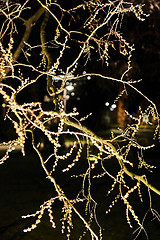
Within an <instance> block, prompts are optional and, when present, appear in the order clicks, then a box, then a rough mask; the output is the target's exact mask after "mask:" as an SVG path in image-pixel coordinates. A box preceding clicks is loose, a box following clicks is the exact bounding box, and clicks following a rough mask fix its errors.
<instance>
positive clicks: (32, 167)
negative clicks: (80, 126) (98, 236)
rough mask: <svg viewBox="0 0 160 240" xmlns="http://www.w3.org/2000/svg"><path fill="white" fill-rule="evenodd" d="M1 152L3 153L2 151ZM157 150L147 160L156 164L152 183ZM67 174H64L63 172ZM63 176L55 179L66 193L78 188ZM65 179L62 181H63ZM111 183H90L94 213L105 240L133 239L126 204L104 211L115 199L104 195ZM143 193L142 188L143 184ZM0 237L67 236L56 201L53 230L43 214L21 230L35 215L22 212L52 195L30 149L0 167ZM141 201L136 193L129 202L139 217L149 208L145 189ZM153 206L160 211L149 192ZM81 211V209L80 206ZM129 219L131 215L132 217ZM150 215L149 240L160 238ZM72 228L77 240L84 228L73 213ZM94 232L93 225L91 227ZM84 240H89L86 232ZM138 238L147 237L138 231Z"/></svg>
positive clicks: (36, 239) (49, 239)
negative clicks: (40, 218) (62, 228)
mask: <svg viewBox="0 0 160 240" xmlns="http://www.w3.org/2000/svg"><path fill="white" fill-rule="evenodd" d="M1 155H2V152H1ZM159 156H160V155H159V149H157V150H156V151H155V152H154V155H153V153H152V152H150V153H149V154H148V156H147V157H148V159H149V158H151V157H152V162H153V163H155V165H157V164H158V166H159V167H158V168H157V170H155V174H154V176H153V177H154V183H155V184H156V185H157V187H158V186H159V188H160V185H159V182H160V181H159V179H160V175H159V170H160V161H159V160H160V157H159ZM66 176H67V175H66ZM64 177H65V175H60V176H59V177H57V180H58V181H60V182H61V180H62V181H63V182H65V184H64V188H66V190H67V192H68V193H69V192H73V191H74V188H77V186H78V185H76V183H75V180H70V179H69V178H68V177H67V178H66V179H64ZM64 180H65V181H64ZM111 184H112V182H106V181H103V180H102V181H101V182H100V183H99V184H97V185H93V188H94V194H95V195H94V196H95V198H96V200H97V201H98V202H99V205H98V208H97V212H98V214H97V216H98V221H99V223H100V225H101V226H102V227H103V228H104V231H103V239H104V240H132V239H134V237H135V236H136V235H135V234H134V235H133V231H134V230H135V229H136V228H137V226H136V225H134V221H132V223H133V225H134V228H133V229H130V228H129V226H128V224H127V222H126V218H125V207H124V205H123V204H121V203H120V202H118V203H117V204H116V205H115V207H114V208H113V210H112V211H111V213H109V214H108V215H106V214H105V211H106V210H107V209H108V206H109V205H110V203H111V202H112V200H113V199H114V195H112V194H111V195H110V196H109V197H107V196H106V195H107V189H109V188H110V186H111ZM142 192H143V187H142ZM0 193H1V194H0V240H53V239H57V240H58V239H60V240H63V239H67V237H66V236H65V235H62V234H61V225H60V221H59V219H60V218H62V214H61V205H60V204H59V203H58V201H57V202H55V204H54V206H53V216H54V217H55V221H56V225H57V228H56V229H52V228H51V224H50V222H49V217H48V215H47V214H46V215H45V216H44V218H43V219H42V222H41V223H40V224H39V226H38V227H37V228H36V229H35V230H32V232H30V233H24V232H23V229H24V228H27V227H30V226H31V224H32V223H34V221H35V219H34V218H29V219H22V218H21V216H22V215H27V214H32V213H34V212H36V211H37V210H39V206H40V205H41V204H43V202H44V201H46V200H48V199H50V198H51V197H53V195H54V190H53V186H52V184H51V183H50V182H49V181H48V180H47V179H46V178H45V174H44V172H43V169H42V167H41V165H40V162H39V159H38V158H37V156H36V155H35V154H34V153H33V152H30V154H29V155H28V156H26V157H24V158H23V157H22V155H21V154H20V152H17V153H15V154H12V156H11V157H10V159H9V160H7V161H6V162H5V163H4V164H2V165H1V166H0ZM143 196H144V197H143V200H144V203H143V204H142V203H141V202H140V200H139V199H138V197H137V196H133V199H132V202H133V206H134V210H135V212H136V213H137V215H138V216H140V218H141V219H142V218H143V216H144V214H145V212H146V210H147V209H148V208H149V201H148V195H147V194H146V190H144V195H143ZM152 198H153V199H152V202H153V205H152V207H153V208H154V209H156V210H157V211H159V212H160V197H159V196H156V194H154V193H153V194H152ZM80 211H81V213H82V214H83V210H82V209H80ZM131 219H132V218H131ZM151 220H152V218H151V215H148V217H147V218H146V221H145V224H144V226H145V229H146V231H147V233H148V236H149V239H150V240H158V239H160V223H158V221H157V220H154V221H151ZM73 223H74V226H75V228H74V230H73V233H72V234H71V240H78V239H79V236H80V235H81V233H82V232H83V230H84V226H83V223H82V222H81V221H80V220H79V219H78V218H77V216H75V215H73ZM93 228H94V229H95V231H96V230H97V227H96V226H93ZM83 239H84V240H90V239H91V237H90V236H89V234H87V235H86V236H85V237H84V238H83ZM138 239H139V240H143V239H146V238H145V236H144V234H141V235H140V236H139V238H138Z"/></svg>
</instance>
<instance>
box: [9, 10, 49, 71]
mask: <svg viewBox="0 0 160 240" xmlns="http://www.w3.org/2000/svg"><path fill="white" fill-rule="evenodd" d="M44 11H45V10H44V8H42V7H40V8H39V9H38V10H37V11H36V12H35V13H34V14H33V15H32V17H30V18H29V19H27V20H24V25H25V26H26V29H25V32H24V34H23V37H22V40H21V42H20V43H19V45H18V47H17V49H16V51H15V53H14V54H13V60H14V61H16V60H17V59H18V58H19V56H20V54H21V52H22V49H23V48H24V44H25V42H27V41H28V39H29V37H30V34H31V31H32V26H33V25H34V23H36V22H37V20H38V19H39V18H40V17H41V16H42V14H43V13H44ZM10 70H11V69H10V68H9V67H8V68H6V70H5V71H6V75H7V74H8V73H9V72H10Z"/></svg>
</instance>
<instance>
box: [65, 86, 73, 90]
mask: <svg viewBox="0 0 160 240" xmlns="http://www.w3.org/2000/svg"><path fill="white" fill-rule="evenodd" d="M66 89H67V90H68V91H72V90H73V89H74V87H73V86H72V85H68V86H67V87H66Z"/></svg>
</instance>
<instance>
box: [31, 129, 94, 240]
mask: <svg viewBox="0 0 160 240" xmlns="http://www.w3.org/2000/svg"><path fill="white" fill-rule="evenodd" d="M27 131H28V132H31V134H32V146H33V148H34V150H35V151H36V152H37V154H38V156H39V158H40V161H41V165H42V167H43V169H44V171H45V173H46V175H47V178H48V179H49V180H50V181H51V182H52V183H53V184H54V187H55V190H56V192H57V193H58V196H59V199H60V200H63V201H64V202H67V203H68V204H69V206H70V207H71V208H72V209H73V210H74V212H75V213H76V214H77V215H78V217H79V218H80V219H81V220H82V221H83V223H84V225H85V227H86V228H87V229H88V230H89V231H90V234H91V237H92V239H93V240H94V239H96V240H98V237H97V235H96V234H95V233H94V231H93V230H92V229H91V227H90V226H89V224H88V223H87V221H86V220H85V219H84V218H83V217H82V215H81V214H80V213H79V212H78V211H77V209H76V208H75V207H74V206H73V204H72V203H71V201H70V200H69V199H68V198H67V197H66V196H65V194H64V193H63V191H62V190H61V188H60V186H59V185H58V184H57V183H56V180H55V179H54V178H53V177H52V176H51V174H50V173H49V172H48V170H47V168H46V167H45V163H44V160H43V157H42V155H41V153H40V152H39V150H38V149H37V148H36V146H35V143H34V135H33V131H32V130H27Z"/></svg>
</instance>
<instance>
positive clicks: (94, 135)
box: [65, 119, 160, 195]
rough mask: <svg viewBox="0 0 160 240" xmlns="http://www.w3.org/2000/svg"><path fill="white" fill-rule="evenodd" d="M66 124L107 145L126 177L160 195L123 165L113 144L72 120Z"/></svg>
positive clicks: (66, 120) (66, 121)
mask: <svg viewBox="0 0 160 240" xmlns="http://www.w3.org/2000/svg"><path fill="white" fill-rule="evenodd" d="M65 124H67V125H69V126H72V127H74V128H76V129H78V130H80V131H82V132H83V133H85V134H86V135H87V136H90V137H92V138H94V139H96V140H98V141H99V142H101V143H103V144H104V145H107V147H109V148H110V149H111V151H112V152H113V154H114V156H115V157H116V158H117V160H118V162H119V165H120V167H121V168H122V169H123V170H124V172H125V173H126V175H128V176H129V177H131V178H132V179H136V180H138V181H140V182H142V183H143V184H144V185H146V186H147V187H148V188H150V189H151V190H152V191H153V192H155V193H156V194H158V195H160V190H158V189H157V188H155V187H154V186H152V184H150V183H148V182H147V180H146V179H144V176H140V175H137V174H135V173H133V172H131V171H129V170H128V169H127V167H126V166H125V164H124V163H123V159H122V156H121V155H119V153H118V152H117V150H116V148H115V147H114V145H113V144H111V143H110V142H109V141H107V140H104V139H102V138H101V137H98V136H96V134H94V133H93V132H92V131H91V130H89V129H88V128H86V127H84V126H82V125H79V124H77V123H76V122H72V121H71V120H68V119H65Z"/></svg>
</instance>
